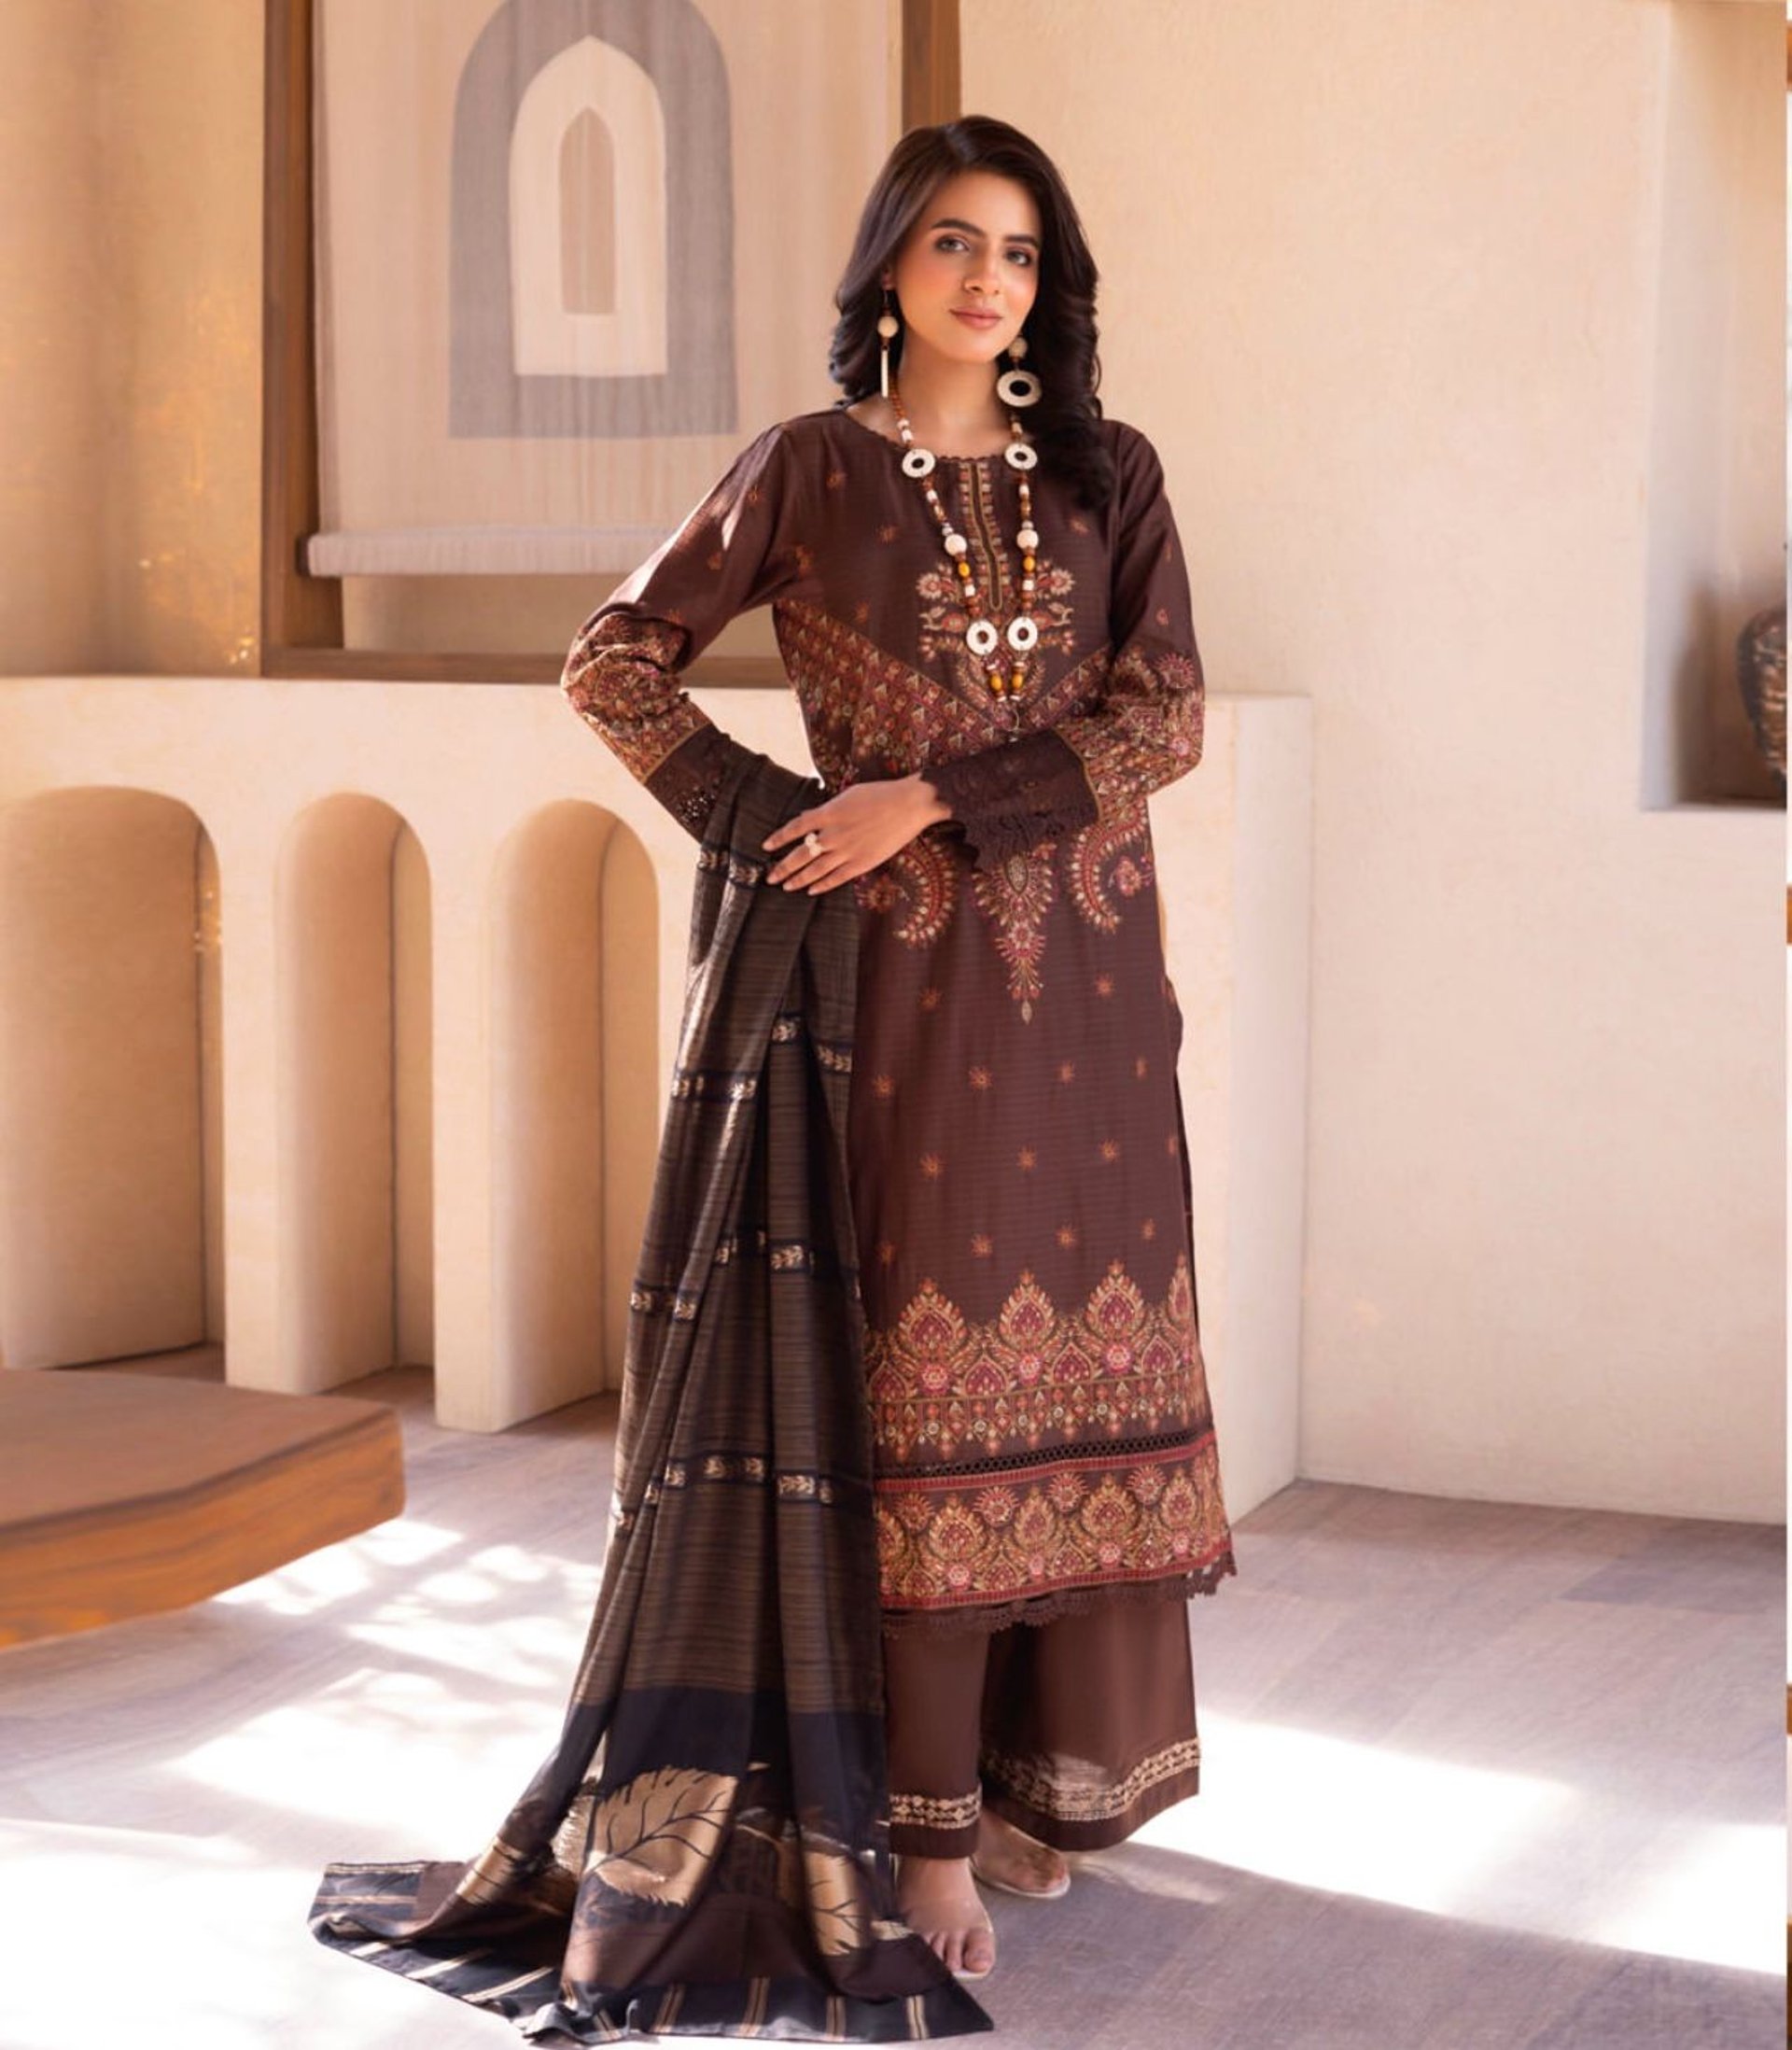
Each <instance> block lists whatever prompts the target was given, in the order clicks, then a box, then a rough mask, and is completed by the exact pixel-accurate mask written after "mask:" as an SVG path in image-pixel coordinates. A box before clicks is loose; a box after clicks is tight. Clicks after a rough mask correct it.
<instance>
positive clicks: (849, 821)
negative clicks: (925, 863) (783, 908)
mask: <svg viewBox="0 0 1792 2050" xmlns="http://www.w3.org/2000/svg"><path fill="white" fill-rule="evenodd" d="M951 816H952V808H951V807H950V806H949V805H948V804H946V802H945V799H944V798H943V797H941V796H939V795H938V794H937V793H936V792H935V791H934V788H933V786H932V784H931V783H930V782H928V781H927V780H926V779H925V778H924V777H922V776H920V775H914V776H897V777H892V778H890V779H889V780H888V781H886V782H872V783H851V784H848V785H847V788H846V789H845V790H843V791H841V792H840V793H839V794H838V795H837V796H833V797H830V798H829V799H828V800H827V802H826V803H825V804H819V805H814V806H812V807H810V808H809V809H808V810H807V811H799V812H797V813H796V814H795V816H794V817H792V818H789V819H786V820H785V821H784V823H783V824H782V825H781V826H779V827H778V829H777V832H776V833H774V834H772V835H771V836H770V837H769V838H768V839H767V840H766V841H765V842H764V846H765V848H766V850H767V851H768V852H770V851H774V850H776V849H778V848H782V847H788V848H789V849H790V852H789V853H788V854H786V855H785V856H784V857H783V858H782V859H781V860H780V861H777V862H775V863H774V864H772V866H771V867H770V868H769V869H768V870H767V871H766V874H765V880H766V881H767V882H768V883H781V884H782V885H783V886H784V888H785V889H786V890H806V891H807V892H809V893H810V895H811V896H813V895H815V894H816V893H817V892H819V891H822V890H833V889H834V888H836V887H837V886H838V885H839V884H841V883H845V882H850V881H851V880H852V879H853V878H854V877H855V876H863V875H866V874H868V873H869V872H870V871H871V870H872V869H874V868H875V867H876V866H877V864H879V863H880V862H887V861H888V860H889V857H890V856H891V855H892V854H895V853H899V852H900V851H901V850H902V849H903V848H905V847H906V846H907V845H908V843H909V842H910V841H911V840H912V839H913V838H914V837H915V835H917V833H919V832H921V831H922V830H923V829H924V828H926V827H928V826H931V825H933V824H935V823H937V822H938V821H940V820H942V819H949V818H950V817H951ZM805 833H818V834H819V835H820V836H821V845H820V846H819V848H808V847H805V846H804V845H803V835H805ZM792 842H793V843H794V845H792Z"/></svg>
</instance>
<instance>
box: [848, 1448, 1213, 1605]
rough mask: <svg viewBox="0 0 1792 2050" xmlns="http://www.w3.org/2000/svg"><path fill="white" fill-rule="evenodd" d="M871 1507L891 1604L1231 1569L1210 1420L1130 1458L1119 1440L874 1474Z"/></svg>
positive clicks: (997, 1597) (1011, 1595)
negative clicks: (996, 1465) (964, 1466)
mask: <svg viewBox="0 0 1792 2050" xmlns="http://www.w3.org/2000/svg"><path fill="white" fill-rule="evenodd" d="M876 1518H877V1552H878V1569H879V1573H880V1576H881V1579H882V1582H883V1586H884V1589H885V1594H886V1599H887V1600H888V1601H889V1604H890V1606H892V1607H896V1608H916V1609H931V1608H953V1607H955V1606H957V1605H959V1604H960V1603H962V1602H963V1601H965V1600H966V1599H967V1597H969V1596H972V1595H974V1598H975V1599H977V1600H978V1601H1001V1600H1013V1599H1015V1598H1016V1597H1019V1596H1030V1595H1037V1594H1056V1593H1057V1592H1059V1591H1060V1590H1062V1589H1065V1588H1071V1587H1085V1586H1099V1585H1103V1584H1106V1585H1112V1584H1114V1583H1116V1582H1119V1581H1128V1580H1130V1581H1137V1580H1155V1579H1161V1578H1163V1577H1165V1576H1168V1575H1170V1574H1192V1573H1196V1572H1197V1571H1200V1570H1202V1569H1211V1572H1212V1574H1213V1575H1214V1577H1215V1578H1217V1577H1219V1576H1221V1575H1223V1574H1225V1572H1227V1571H1229V1570H1231V1566H1230V1560H1231V1550H1232V1548H1231V1534H1230V1531H1229V1529H1228V1527H1227V1524H1226V1518H1225V1504H1224V1501H1223V1499H1222V1496H1221V1492H1220V1487H1219V1461H1218V1454H1217V1453H1216V1451H1215V1445H1214V1437H1213V1433H1212V1432H1211V1430H1208V1431H1204V1432H1202V1433H1201V1434H1200V1435H1199V1436H1198V1437H1197V1439H1195V1440H1194V1441H1193V1442H1192V1443H1187V1444H1181V1445H1175V1446H1170V1447H1167V1448H1164V1449H1161V1450H1156V1451H1150V1452H1143V1453H1138V1454H1136V1455H1134V1456H1133V1457H1131V1458H1127V1457H1126V1456H1125V1455H1124V1454H1123V1453H1122V1452H1121V1451H1120V1450H1119V1448H1114V1449H1113V1450H1111V1451H1109V1452H1107V1453H1099V1454H1096V1455H1094V1456H1092V1457H1090V1458H1087V1459H1082V1460H1077V1459H1070V1460H1057V1461H1051V1462H1047V1461H1044V1460H1041V1461H1037V1462H1034V1463H1031V1464H1029V1465H1027V1466H1023V1467H1006V1468H1004V1469H1003V1470H1002V1472H1001V1473H1000V1474H986V1475H981V1476H979V1475H974V1474H973V1475H969V1476H964V1477H959V1476H954V1477H953V1478H952V1480H951V1481H949V1482H945V1481H926V1482H915V1481H908V1482H904V1481H879V1482H878V1484H877V1491H876Z"/></svg>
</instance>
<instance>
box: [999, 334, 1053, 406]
mask: <svg viewBox="0 0 1792 2050" xmlns="http://www.w3.org/2000/svg"><path fill="white" fill-rule="evenodd" d="M1026 353H1027V337H1026V336H1025V335H1024V334H1017V335H1015V339H1014V340H1013V341H1012V342H1011V343H1009V344H1008V356H1009V359H1010V361H1011V362H1014V363H1016V364H1017V363H1018V362H1019V361H1020V359H1021V358H1022V357H1023V356H1025V355H1026ZM1044 388H1045V387H1044V386H1043V385H1042V384H1041V383H1040V381H1039V379H1038V378H1037V377H1035V376H1034V375H1033V373H1032V372H1031V371H1027V370H1010V371H1003V372H1002V373H1001V376H1000V377H998V378H997V379H996V396H997V398H999V399H1000V400H1001V402H1002V404H1003V405H1005V406H1036V405H1038V403H1039V395H1040V393H1041V392H1042V391H1043V389H1044Z"/></svg>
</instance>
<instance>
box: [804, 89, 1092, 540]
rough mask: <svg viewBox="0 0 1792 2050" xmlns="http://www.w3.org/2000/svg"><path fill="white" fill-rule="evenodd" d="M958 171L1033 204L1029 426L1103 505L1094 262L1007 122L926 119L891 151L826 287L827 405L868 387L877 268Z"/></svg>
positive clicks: (983, 117)
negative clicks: (1034, 394)
mask: <svg viewBox="0 0 1792 2050" xmlns="http://www.w3.org/2000/svg"><path fill="white" fill-rule="evenodd" d="M960 171H989V172H993V173H995V174H996V175H997V176H1001V177H1004V178H1013V179H1015V181H1016V182H1017V183H1019V184H1021V185H1024V186H1025V187H1026V188H1027V190H1029V192H1030V193H1031V194H1032V195H1033V200H1034V203H1035V204H1036V205H1037V206H1038V208H1039V219H1040V251H1039V285H1038V289H1037V295H1036V296H1035V298H1034V301H1033V306H1032V311H1031V312H1030V313H1029V315H1028V316H1027V325H1026V335H1027V368H1028V369H1029V371H1033V372H1036V373H1037V374H1038V377H1039V381H1040V384H1041V386H1042V387H1043V390H1042V395H1041V398H1040V400H1039V403H1038V404H1037V405H1036V406H1034V407H1032V408H1030V409H1029V413H1028V414H1027V430H1028V433H1029V436H1030V437H1031V439H1032V440H1033V441H1034V442H1037V443H1038V445H1039V452H1040V456H1041V459H1042V461H1043V462H1046V463H1049V464H1050V465H1051V466H1052V468H1053V469H1054V470H1057V473H1058V474H1059V475H1060V476H1062V477H1066V478H1068V479H1069V480H1070V482H1071V486H1072V489H1073V491H1074V494H1075V497H1076V498H1077V499H1078V501H1079V502H1080V503H1081V504H1083V505H1085V506H1089V507H1100V506H1103V505H1105V504H1106V503H1107V501H1108V499H1109V498H1111V497H1112V496H1113V456H1110V454H1109V453H1108V449H1107V446H1106V443H1105V442H1104V441H1103V439H1102V436H1101V433H1100V430H1099V428H1098V426H1097V422H1098V421H1099V419H1100V418H1101V401H1100V400H1099V399H1098V398H1097V397H1096V389H1097V386H1099V384H1100V382H1101V359H1100V358H1099V355H1098V354H1097V353H1096V336H1097V330H1096V324H1095V288H1096V281H1097V276H1098V274H1097V271H1096V268H1095V259H1094V258H1093V257H1092V256H1091V255H1090V254H1089V246H1088V243H1087V241H1086V240H1085V237H1084V233H1083V223H1082V222H1081V221H1080V220H1079V219H1078V218H1077V213H1076V207H1075V205H1074V204H1072V202H1071V195H1070V192H1069V190H1067V189H1066V187H1065V184H1064V180H1063V178H1062V177H1061V176H1059V175H1058V171H1057V165H1056V164H1055V163H1053V161H1051V159H1050V158H1049V157H1048V156H1047V155H1046V154H1045V152H1044V151H1043V149H1042V148H1041V147H1039V145H1038V144H1037V143H1036V142H1034V141H1032V140H1031V138H1030V137H1029V136H1027V135H1023V134H1022V133H1021V132H1020V130H1019V129H1017V128H1011V127H1010V126H1009V124H1008V123H1007V122H1006V121H999V120H995V119H992V118H991V117H990V116H988V115H987V114H966V115H964V116H962V117H961V118H960V119H958V120H955V121H941V122H940V123H939V124H938V125H937V126H936V127H931V128H911V129H910V130H909V131H908V133H907V134H905V135H904V136H903V138H902V140H901V141H900V142H899V143H898V144H897V145H896V147H895V148H894V149H892V150H891V151H890V153H889V159H888V161H886V162H885V164H884V167H883V169H882V170H881V171H880V172H879V173H878V174H877V179H876V182H875V184H874V185H873V187H872V189H871V192H870V194H869V196H868V197H867V198H866V201H865V204H864V209H863V211H862V212H861V214H860V217H859V232H858V233H857V235H856V236H855V237H854V239H853V245H852V254H851V255H850V256H849V257H848V258H847V267H846V269H845V271H844V272H843V273H842V274H841V277H840V283H839V285H838V286H837V287H836V288H835V289H834V294H833V302H834V305H835V306H836V307H837V308H838V309H839V314H840V318H839V320H838V322H837V323H836V324H835V326H834V330H833V345H832V346H831V348H830V349H829V352H828V373H829V375H830V376H831V377H832V378H833V381H834V383H835V384H836V385H839V386H842V387H843V389H844V392H845V396H844V397H843V398H841V399H839V400H836V401H835V403H836V405H838V406H843V407H844V406H848V405H850V404H852V402H853V401H854V400H858V399H864V398H868V397H869V396H870V395H871V394H872V393H873V392H875V390H876V389H877V388H878V383H877V352H878V337H877V316H878V315H879V314H881V313H882V312H883V310H884V291H883V285H882V275H883V272H884V269H885V267H886V266H887V265H889V264H890V263H892V262H893V261H894V260H895V257H896V253H897V251H898V250H899V249H900V248H901V247H902V245H903V242H904V241H905V240H906V239H907V237H908V235H909V233H910V232H911V231H912V230H913V229H914V227H915V224H916V223H917V221H918V220H919V219H920V218H921V214H922V210H923V209H924V208H925V207H926V205H927V203H928V201H929V199H930V198H931V195H932V193H933V192H934V190H936V189H937V188H938V186H939V185H940V184H941V182H942V181H943V180H945V179H946V178H949V177H951V176H954V175H955V174H956V173H958V172H960ZM902 349H903V337H902V336H901V335H900V334H899V335H897V336H896V337H895V339H894V340H893V341H892V342H891V343H890V345H889V359H890V366H891V368H892V369H894V368H895V366H896V365H897V364H898V363H900V362H901V360H902Z"/></svg>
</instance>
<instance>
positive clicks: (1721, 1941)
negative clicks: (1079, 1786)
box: [1128, 1713, 1785, 1974]
mask: <svg viewBox="0 0 1792 2050" xmlns="http://www.w3.org/2000/svg"><path fill="white" fill-rule="evenodd" d="M1201 1753H1202V1758H1201V1763H1202V1790H1201V1792H1200V1793H1198V1794H1197V1795H1196V1797H1195V1798H1194V1799H1193V1800H1192V1801H1185V1802H1181V1803H1178V1804H1177V1805H1176V1806H1174V1807H1172V1808H1168V1809H1166V1810H1165V1811H1164V1813H1163V1814H1162V1815H1160V1816H1155V1817H1154V1818H1152V1820H1150V1821H1149V1822H1147V1823H1146V1824H1145V1825H1144V1827H1143V1828H1142V1829H1141V1830H1139V1831H1138V1832H1136V1833H1135V1834H1134V1835H1133V1836H1132V1837H1131V1838H1130V1839H1129V1840H1128V1841H1129V1842H1130V1843H1133V1844H1152V1845H1157V1846H1162V1847H1164V1848H1166V1849H1170V1850H1177V1851H1183V1852H1185V1853H1187V1854H1188V1855H1189V1856H1191V1857H1194V1858H1198V1859H1201V1860H1205V1861H1207V1862H1210V1863H1212V1864H1218V1865H1225V1866H1231V1867H1235V1868H1237V1869H1238V1870H1240V1871H1244V1872H1253V1873H1257V1874H1261V1875H1262V1876H1264V1877H1265V1878H1270V1879H1279V1880H1282V1881H1285V1882H1286V1883H1287V1884H1289V1885H1291V1886H1299V1887H1311V1888H1315V1889H1321V1890H1323V1891H1325V1892H1331V1893H1340V1894H1347V1895H1349V1896H1351V1898H1353V1899H1356V1900H1363V1901H1381V1902H1385V1903H1388V1904H1389V1905H1391V1906H1395V1907H1405V1908H1411V1909H1415V1910H1417V1911H1418V1912H1420V1913H1421V1914H1426V1915H1440V1916H1448V1917H1452V1918H1454V1919H1457V1920H1460V1921H1464V1922H1474V1923H1477V1924H1480V1925H1482V1926H1485V1927H1493V1928H1504V1929H1512V1930H1522V1931H1530V1932H1533V1933H1535V1934H1540V1935H1547V1936H1555V1937H1559V1938H1561V1939H1562V1940H1563V1941H1565V1942H1571V1943H1584V1944H1598V1945H1603V1946H1606V1947H1608V1948H1612V1949H1618V1950H1628V1951H1637V1952H1641V1953H1645V1954H1646V1955H1649V1956H1656V1957H1664V1958H1679V1959H1687V1960H1688V1961H1690V1962H1697V1963H1703V1964H1715V1965H1729V1966H1733V1967H1736V1968H1738V1969H1742V1970H1746V1971H1753V1972H1767V1973H1775V1974H1778V1973H1783V1972H1784V1970H1785V1957H1784V1953H1783V1951H1780V1950H1779V1948H1778V1946H1779V1945H1780V1943H1781V1942H1782V1940H1783V1939H1782V1936H1781V1933H1780V1931H1779V1928H1778V1926H1777V1923H1776V1920H1775V1915H1774V1914H1772V1913H1764V1912H1763V1909H1762V1903H1768V1905H1769V1907H1770V1908H1775V1907H1776V1903H1777V1902H1778V1899H1779V1895H1778V1891H1777V1889H1778V1887H1779V1884H1780V1877H1781V1875H1780V1873H1779V1868H1778V1862H1777V1860H1779V1859H1780V1858H1781V1857H1782V1856H1783V1848H1782V1846H1783V1838H1782V1835H1781V1832H1779V1831H1778V1830H1777V1829H1774V1828H1771V1827H1769V1826H1767V1825H1731V1826H1707V1827H1703V1828H1694V1829H1689V1830H1688V1829H1680V1830H1677V1831H1676V1830H1674V1829H1672V1828H1670V1827H1668V1826H1665V1825H1664V1826H1663V1827H1662V1828H1661V1829H1660V1830H1659V1831H1656V1830H1652V1829H1651V1828H1650V1826H1649V1824H1648V1819H1647V1817H1646V1814H1643V1813H1640V1812H1639V1810H1638V1808H1637V1805H1636V1804H1634V1803H1633V1802H1632V1803H1627V1804H1625V1810H1624V1813H1623V1815H1622V1816H1621V1817H1611V1816H1608V1817H1595V1816H1594V1815H1593V1814H1592V1812H1591V1804H1592V1803H1593V1801H1594V1799H1595V1798H1596V1797H1594V1796H1590V1795H1588V1794H1585V1793H1583V1792H1581V1791H1579V1790H1576V1789H1575V1788H1572V1787H1566V1786H1563V1785H1561V1783H1559V1782H1557V1781H1553V1780H1548V1779H1542V1778H1538V1777H1535V1776H1530V1775H1525V1774H1522V1773H1505V1772H1500V1771H1497V1770H1495V1769H1492V1768H1490V1767H1486V1766H1474V1765H1463V1764H1457V1763H1453V1762H1450V1761H1449V1760H1447V1759H1438V1758H1427V1757H1421V1756H1419V1755H1416V1754H1414V1753H1412V1752H1407V1751H1401V1750H1399V1749H1397V1748H1394V1747H1393V1746H1392V1745H1388V1744H1381V1745H1368V1744H1356V1743H1351V1742H1349V1741H1347V1740H1345V1739H1342V1738H1337V1737H1328V1736H1322V1735H1318V1734H1314V1733H1313V1732H1311V1731H1308V1730H1298V1729H1291V1728H1288V1727H1286V1726H1284V1725H1280V1724H1276V1723H1267V1722H1260V1721H1233V1720H1228V1719H1226V1718H1224V1717H1220V1716H1216V1715H1212V1714H1211V1713H1209V1714H1204V1715H1203V1716H1202V1717H1201ZM1601 1844H1603V1846H1604V1849H1603V1859H1604V1863H1603V1865H1602V1866H1595V1865H1593V1864H1592V1863H1591V1862H1590V1861H1589V1848H1590V1847H1592V1846H1598V1845H1601ZM1153 1890H1155V1886H1154V1889H1153Z"/></svg>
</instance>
